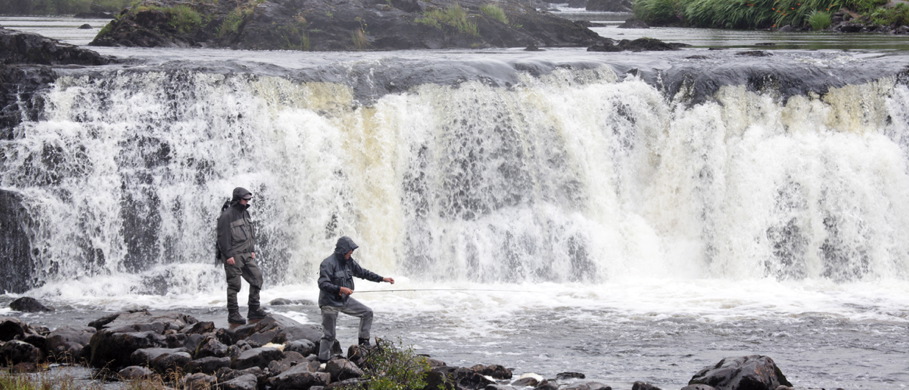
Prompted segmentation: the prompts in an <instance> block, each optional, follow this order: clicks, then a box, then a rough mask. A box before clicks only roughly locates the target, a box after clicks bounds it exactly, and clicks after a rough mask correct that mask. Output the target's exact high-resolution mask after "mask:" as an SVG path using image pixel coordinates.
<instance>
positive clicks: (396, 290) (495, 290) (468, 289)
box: [354, 288, 535, 294]
mask: <svg viewBox="0 0 909 390" xmlns="http://www.w3.org/2000/svg"><path fill="white" fill-rule="evenodd" d="M421 291H477V292H535V291H530V290H504V289H499V290H497V289H485V288H419V289H417V288H415V289H395V290H366V291H357V290H354V294H364V293H386V292H421Z"/></svg>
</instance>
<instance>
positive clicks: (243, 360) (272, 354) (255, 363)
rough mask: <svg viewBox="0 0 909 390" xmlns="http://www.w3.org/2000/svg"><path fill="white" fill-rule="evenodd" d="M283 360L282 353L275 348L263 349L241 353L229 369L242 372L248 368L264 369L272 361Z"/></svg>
mask: <svg viewBox="0 0 909 390" xmlns="http://www.w3.org/2000/svg"><path fill="white" fill-rule="evenodd" d="M281 359H284V352H282V351H281V350H279V349H277V348H271V347H263V348H253V349H250V350H247V351H243V352H241V353H240V355H239V356H238V357H237V358H236V359H234V360H233V362H231V367H232V368H234V369H236V370H242V369H246V368H250V367H259V368H265V367H268V363H270V362H271V361H272V360H281Z"/></svg>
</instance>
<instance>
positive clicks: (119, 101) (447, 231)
mask: <svg viewBox="0 0 909 390" xmlns="http://www.w3.org/2000/svg"><path fill="white" fill-rule="evenodd" d="M907 106H909V91H907V88H906V86H905V85H901V84H899V83H896V82H895V81H894V80H892V79H882V80H879V81H877V82H871V83H867V84H862V85H850V86H846V87H842V88H834V89H831V90H830V92H829V93H826V94H824V95H823V96H815V95H812V96H795V97H791V98H789V99H785V100H784V99H782V98H779V97H777V96H774V95H773V94H769V93H764V94H759V93H754V92H749V91H746V89H745V88H744V87H741V86H726V87H723V88H721V89H720V91H719V92H718V93H717V95H716V96H715V99H712V100H711V101H709V102H707V103H704V104H698V105H694V106H687V105H685V104H683V103H678V102H677V101H676V99H674V98H673V97H672V96H668V97H667V96H664V95H663V93H662V92H661V91H660V90H659V89H657V88H655V87H654V86H652V85H650V84H648V83H645V82H644V81H642V80H640V79H637V78H633V77H628V78H624V79H620V78H618V77H617V76H616V74H615V72H613V71H612V69H611V68H609V67H605V66H604V67H602V68H598V69H593V70H590V69H588V70H580V69H575V70H570V69H559V70H556V71H554V72H553V73H551V74H547V75H544V76H536V77H535V76H530V75H522V76H521V78H520V82H519V83H518V84H516V85H513V86H510V87H507V88H505V87H499V86H491V85H488V84H486V83H482V82H479V81H467V82H464V83H462V84H460V85H458V86H444V85H435V84H426V85H422V86H419V87H416V88H413V89H411V90H410V91H408V92H405V93H397V94H388V95H385V96H383V97H380V98H378V99H377V100H376V101H375V102H374V103H369V104H364V103H362V102H358V101H357V99H356V98H355V97H354V91H352V90H351V89H350V88H349V87H347V86H344V85H341V84H333V83H323V82H299V81H293V80H291V79H289V78H288V79H285V78H280V77H270V76H269V77H266V76H256V75H222V74H213V73H206V72H201V71H193V70H185V69H184V70H174V71H120V72H110V73H104V74H95V75H92V76H72V77H64V78H62V79H60V80H59V81H58V83H57V85H56V86H55V88H53V90H52V91H51V92H50V93H48V94H47V96H46V108H45V118H44V119H42V120H40V121H35V122H24V123H22V124H21V125H20V126H19V127H18V128H16V129H15V132H16V135H17V137H16V139H14V140H11V141H5V142H4V143H3V144H2V151H3V156H4V158H3V162H2V164H3V171H2V179H0V186H2V187H3V188H5V189H9V190H13V191H17V192H21V193H22V194H24V197H25V206H26V208H27V209H28V210H29V213H30V214H31V215H32V216H33V218H34V220H35V221H36V223H35V224H32V225H30V229H32V230H31V232H30V234H31V243H32V246H33V248H34V253H35V258H34V259H33V261H34V262H35V268H36V273H35V277H34V278H35V281H34V282H35V283H34V284H35V285H36V286H40V285H43V284H45V283H48V282H52V281H63V280H73V279H76V280H79V279H89V277H90V280H92V282H91V283H89V284H90V286H87V287H84V288H85V289H88V290H91V293H94V294H112V295H118V294H125V293H134V294H136V293H138V294H165V293H191V292H194V291H198V290H200V289H201V290H220V289H222V288H223V285H221V283H223V281H222V280H221V279H222V278H223V275H222V271H220V270H219V269H217V268H214V267H212V266H211V264H212V263H213V262H214V257H213V256H214V254H213V237H214V221H215V219H216V217H217V214H218V212H219V209H220V205H221V203H222V202H223V201H224V200H225V198H226V197H228V196H229V194H230V192H231V189H232V188H233V187H235V186H243V187H246V188H249V189H250V190H251V191H253V192H254V193H255V194H256V198H255V200H254V201H253V208H252V209H251V212H252V214H253V217H254V219H256V220H257V221H258V228H259V231H260V237H261V238H260V253H261V255H262V256H261V258H262V267H263V269H264V271H265V275H266V278H267V281H268V283H270V284H272V285H274V284H282V283H292V282H298V281H300V280H314V278H315V276H316V267H317V265H318V262H319V261H320V260H321V259H322V258H324V257H325V256H326V255H327V254H328V253H330V251H331V249H332V247H333V244H334V241H335V240H336V239H337V237H338V236H339V235H349V236H351V237H354V239H355V240H356V241H357V242H358V243H360V246H361V250H360V251H359V252H358V253H359V256H360V257H361V258H362V259H368V268H370V269H373V270H375V271H377V272H380V273H392V272H393V273H397V274H406V275H408V277H409V278H411V279H413V280H421V281H433V280H462V281H473V282H481V283H492V282H526V281H549V282H557V283H561V282H574V281H583V282H594V283H602V282H606V281H609V280H616V279H634V278H649V277H657V278H681V279H686V278H691V279H694V278H708V279H733V280H734V279H753V278H765V277H771V278H777V279H781V280H784V279H804V278H821V279H830V280H833V281H842V280H860V279H866V278H872V279H874V278H895V279H898V280H905V279H906V277H907V273H909V243H907V242H905V240H902V239H901V233H902V232H903V231H905V230H907V229H909V206H907V205H906V204H905V202H904V199H907V195H909V175H907V167H909V153H907V151H909V113H907V110H906V107H907ZM117 275H121V276H122V275H142V277H141V278H127V279H123V278H114V279H110V281H109V282H104V280H106V279H105V278H104V277H105V276H117ZM124 280H126V282H124ZM54 288H56V289H61V288H65V287H64V286H61V285H59V284H55V285H54ZM82 293H84V292H82Z"/></svg>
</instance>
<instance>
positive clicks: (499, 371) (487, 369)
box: [471, 364, 512, 379]
mask: <svg viewBox="0 0 909 390" xmlns="http://www.w3.org/2000/svg"><path fill="white" fill-rule="evenodd" d="M471 369H472V370H474V371H476V372H477V373H479V374H480V375H486V376H488V377H491V378H493V379H511V376H512V374H511V370H510V369H507V368H505V367H503V366H501V365H499V364H490V365H488V366H484V365H482V364H478V365H475V366H473V367H471Z"/></svg>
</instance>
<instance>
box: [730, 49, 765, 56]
mask: <svg viewBox="0 0 909 390" xmlns="http://www.w3.org/2000/svg"><path fill="white" fill-rule="evenodd" d="M735 55H737V56H743V57H770V56H772V55H773V54H770V53H768V52H766V51H763V50H749V51H740V52H738V53H735Z"/></svg>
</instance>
